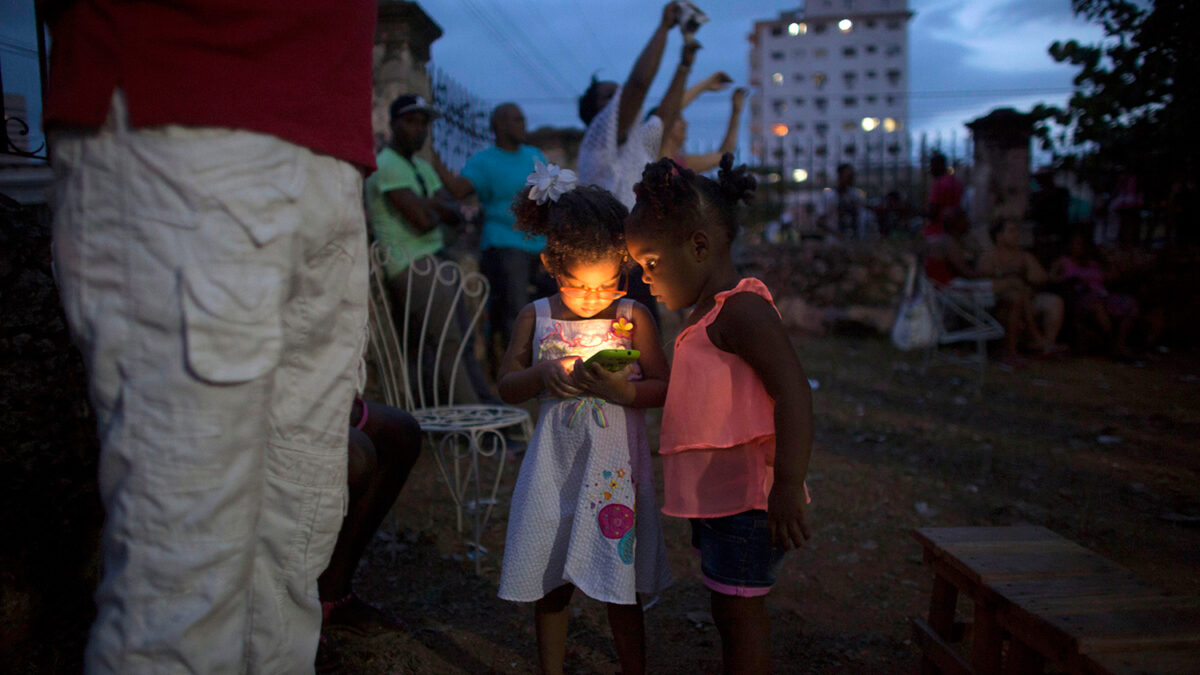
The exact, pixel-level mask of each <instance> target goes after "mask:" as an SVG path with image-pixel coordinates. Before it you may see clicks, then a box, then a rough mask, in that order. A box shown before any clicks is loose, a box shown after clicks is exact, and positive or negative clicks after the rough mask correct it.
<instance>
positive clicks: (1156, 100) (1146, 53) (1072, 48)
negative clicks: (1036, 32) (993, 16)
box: [1035, 0, 1200, 185]
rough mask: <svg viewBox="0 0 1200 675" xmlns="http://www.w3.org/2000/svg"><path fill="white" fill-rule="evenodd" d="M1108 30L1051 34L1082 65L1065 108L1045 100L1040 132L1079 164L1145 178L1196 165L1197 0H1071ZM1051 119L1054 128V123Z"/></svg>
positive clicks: (1059, 51)
mask: <svg viewBox="0 0 1200 675" xmlns="http://www.w3.org/2000/svg"><path fill="white" fill-rule="evenodd" d="M1071 5H1072V8H1073V9H1074V11H1075V13H1076V14H1077V15H1080V16H1084V17H1087V18H1088V19H1089V20H1091V21H1094V22H1096V23H1098V24H1099V25H1100V26H1101V27H1102V28H1103V29H1104V33H1105V36H1106V38H1105V40H1104V41H1102V42H1101V43H1099V44H1080V43H1079V42H1077V41H1075V40H1070V41H1067V42H1054V43H1053V44H1052V45H1050V49H1049V51H1050V55H1051V56H1052V57H1053V58H1054V60H1055V61H1058V62H1060V63H1070V64H1072V65H1074V66H1077V67H1078V68H1079V72H1078V74H1077V75H1076V76H1075V93H1074V94H1073V95H1072V96H1071V99H1070V102H1069V103H1068V105H1067V108H1066V109H1065V110H1063V109H1058V108H1050V107H1045V106H1039V108H1038V109H1037V110H1035V114H1039V115H1041V116H1042V118H1043V120H1044V121H1043V122H1042V123H1041V124H1039V136H1040V137H1041V138H1042V139H1043V142H1044V143H1045V144H1046V145H1047V147H1051V148H1053V149H1055V150H1056V151H1057V152H1059V153H1060V154H1062V155H1066V156H1068V159H1067V162H1066V163H1072V162H1073V163H1075V164H1076V165H1077V168H1079V169H1082V170H1085V171H1087V170H1089V169H1090V170H1092V171H1100V172H1104V173H1110V172H1115V171H1128V172H1131V173H1134V174H1135V175H1139V176H1142V177H1143V178H1144V179H1149V180H1144V181H1143V185H1145V184H1147V183H1158V184H1161V182H1162V179H1165V178H1166V177H1167V175H1168V174H1169V173H1171V172H1179V171H1183V170H1194V169H1195V160H1196V153H1197V149H1198V148H1200V136H1198V134H1197V130H1196V125H1197V124H1198V123H1200V119H1197V112H1200V108H1198V105H1197V104H1198V101H1197V89H1196V87H1197V84H1198V83H1197V74H1198V73H1200V44H1198V39H1197V35H1198V31H1197V26H1200V3H1198V2H1196V1H1195V0H1150V1H1143V2H1131V1H1130V0H1072V3H1071ZM1050 120H1053V121H1054V122H1056V123H1057V124H1058V125H1060V126H1059V127H1058V128H1057V131H1055V130H1053V129H1052V127H1051V125H1050V124H1049V122H1050Z"/></svg>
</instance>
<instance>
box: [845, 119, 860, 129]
mask: <svg viewBox="0 0 1200 675" xmlns="http://www.w3.org/2000/svg"><path fill="white" fill-rule="evenodd" d="M857 127H858V125H857V124H855V123H854V120H844V121H843V122H842V131H854V130H855V129H856V128H857Z"/></svg>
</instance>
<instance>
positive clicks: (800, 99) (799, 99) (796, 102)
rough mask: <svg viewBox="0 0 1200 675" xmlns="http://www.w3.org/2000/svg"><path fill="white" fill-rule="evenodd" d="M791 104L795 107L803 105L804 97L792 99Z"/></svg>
mask: <svg viewBox="0 0 1200 675" xmlns="http://www.w3.org/2000/svg"><path fill="white" fill-rule="evenodd" d="M792 103H794V104H796V105H797V106H801V105H804V97H803V96H797V97H796V98H794V99H792Z"/></svg>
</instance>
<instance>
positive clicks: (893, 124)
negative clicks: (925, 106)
mask: <svg viewBox="0 0 1200 675" xmlns="http://www.w3.org/2000/svg"><path fill="white" fill-rule="evenodd" d="M899 128H900V123H899V122H897V121H896V120H894V119H892V118H890V117H885V118H884V119H883V130H884V131H885V132H887V133H889V134H890V133H892V132H893V131H895V130H897V129H899Z"/></svg>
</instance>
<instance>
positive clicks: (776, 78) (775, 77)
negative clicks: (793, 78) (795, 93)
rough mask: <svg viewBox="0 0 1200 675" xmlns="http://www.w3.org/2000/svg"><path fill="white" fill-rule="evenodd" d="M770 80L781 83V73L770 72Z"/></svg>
mask: <svg viewBox="0 0 1200 675" xmlns="http://www.w3.org/2000/svg"><path fill="white" fill-rule="evenodd" d="M771 81H772V82H774V83H775V84H777V85H778V84H783V73H772V74H771Z"/></svg>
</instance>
